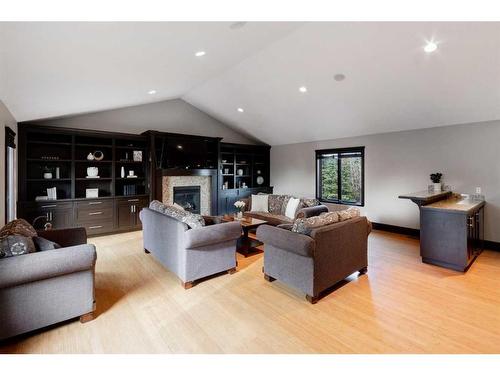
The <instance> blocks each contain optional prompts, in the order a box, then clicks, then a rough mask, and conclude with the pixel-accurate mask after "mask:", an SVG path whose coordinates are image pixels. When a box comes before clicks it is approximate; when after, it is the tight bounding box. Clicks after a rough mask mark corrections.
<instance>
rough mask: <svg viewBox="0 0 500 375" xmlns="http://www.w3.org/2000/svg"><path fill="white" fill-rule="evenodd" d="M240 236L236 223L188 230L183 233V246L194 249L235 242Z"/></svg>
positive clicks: (237, 223) (238, 224)
mask: <svg viewBox="0 0 500 375" xmlns="http://www.w3.org/2000/svg"><path fill="white" fill-rule="evenodd" d="M240 236H241V224H240V223H239V222H237V221H232V222H228V223H221V224H214V225H210V226H206V227H202V228H196V229H190V230H188V231H186V232H185V233H184V246H185V247H186V249H194V248H198V247H202V246H208V245H214V244H217V243H221V242H226V241H232V240H234V241H235V249H236V240H237V239H238V238H239V237H240Z"/></svg>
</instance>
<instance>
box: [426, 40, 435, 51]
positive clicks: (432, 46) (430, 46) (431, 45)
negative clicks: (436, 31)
mask: <svg viewBox="0 0 500 375" xmlns="http://www.w3.org/2000/svg"><path fill="white" fill-rule="evenodd" d="M437 48H438V46H437V44H436V43H435V42H433V41H430V42H427V44H426V45H425V47H424V51H425V52H427V53H431V52H434V51H435V50H437Z"/></svg>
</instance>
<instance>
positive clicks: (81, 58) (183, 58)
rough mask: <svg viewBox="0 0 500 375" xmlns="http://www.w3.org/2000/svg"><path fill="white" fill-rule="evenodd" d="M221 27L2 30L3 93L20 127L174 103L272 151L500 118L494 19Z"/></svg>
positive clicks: (498, 26) (499, 53) (499, 33)
mask: <svg viewBox="0 0 500 375" xmlns="http://www.w3.org/2000/svg"><path fill="white" fill-rule="evenodd" d="M229 25H230V24H229V23H219V22H217V23H148V24H145V23H142V24H137V23H119V24H116V23H101V24H96V23H85V24H81V23H76V24H75V23H67V24H53V23H48V24H33V23H15V24H0V38H2V40H0V48H2V50H1V51H0V52H1V53H2V55H1V57H2V58H3V61H1V62H0V63H1V64H2V65H1V66H0V68H1V73H2V76H0V80H1V81H0V83H1V85H0V90H1V91H0V98H2V99H3V100H4V102H5V103H6V105H7V107H8V108H9V109H10V110H11V112H12V113H13V114H14V116H15V117H16V119H17V120H18V121H24V120H32V119H38V118H46V117H53V116H61V115H68V114H73V113H80V112H88V111H96V110H102V109H109V108H115V107H120V106H127V105H134V104H140V103H146V102H150V101H157V100H162V99H169V98H176V97H181V98H182V99H184V100H186V101H187V102H189V103H191V104H193V105H195V106H196V107H198V108H200V109H202V110H203V111H205V112H207V113H209V114H210V115H212V116H213V117H215V118H217V119H219V120H221V121H223V122H225V123H227V124H228V125H229V126H231V127H233V128H235V129H239V130H242V131H244V132H245V133H249V134H251V135H253V136H255V137H257V138H259V139H261V140H262V141H264V142H267V143H269V144H272V145H275V144H285V143H295V142H304V141H312V140H319V139H329V138H339V137H347V136H355V135H362V134H373V133H380V132H387V131H398V130H407V129H418V128H424V127H434V126H443V125H452V124H460V123H468V122H480V121H487V120H494V119H500V68H499V67H500V23H471V22H468V23H450V22H447V23H417V22H410V23H364V22H358V23H338V22H329V23H305V24H304V23H302V24H301V23H282V22H276V23H257V22H255V23H254V22H249V23H247V24H246V25H245V26H244V27H242V28H239V29H231V28H230V27H229ZM431 39H433V40H434V41H435V42H436V43H437V44H438V49H437V51H435V52H433V53H430V54H427V53H425V52H424V51H423V46H424V45H425V44H426V41H427V40H431ZM198 50H204V51H206V55H205V56H203V57H201V58H197V57H195V56H194V53H195V52H196V51H198ZM335 74H344V75H345V76H346V78H345V79H344V80H343V81H336V80H335V79H334V75H335ZM300 86H306V87H307V89H308V91H307V92H306V93H301V92H299V87H300ZM150 89H155V90H157V92H158V93H157V94H156V95H154V96H150V95H148V94H147V91H149V90H150ZM237 108H243V109H244V112H238V111H237Z"/></svg>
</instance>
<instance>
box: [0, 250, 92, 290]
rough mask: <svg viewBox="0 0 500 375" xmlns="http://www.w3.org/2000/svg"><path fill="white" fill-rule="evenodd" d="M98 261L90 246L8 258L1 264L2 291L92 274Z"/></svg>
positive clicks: (0, 280) (0, 261)
mask: <svg viewBox="0 0 500 375" xmlns="http://www.w3.org/2000/svg"><path fill="white" fill-rule="evenodd" d="M96 258H97V255H96V250H95V246H94V245H90V244H89V245H78V246H72V247H65V248H60V249H55V250H47V251H42V252H37V253H31V254H25V255H18V256H14V257H9V258H5V259H2V260H0V288H8V287H12V286H16V285H21V284H26V283H30V282H34V281H38V280H44V279H49V278H52V277H56V276H61V275H67V274H70V273H74V272H79V271H85V270H90V269H92V268H94V266H95V262H96Z"/></svg>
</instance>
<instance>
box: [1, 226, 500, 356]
mask: <svg viewBox="0 0 500 375" xmlns="http://www.w3.org/2000/svg"><path fill="white" fill-rule="evenodd" d="M141 236H142V234H141V232H133V233H125V234H119V235H112V236H103V237H97V238H92V239H90V242H92V243H95V244H96V246H97V249H98V260H97V274H96V295H97V315H98V316H97V318H96V319H95V320H94V321H92V322H89V323H87V324H81V323H79V322H78V321H71V322H67V323H64V324H61V325H58V326H55V327H51V328H48V329H45V330H41V331H39V332H37V333H33V334H30V335H25V336H23V337H20V338H17V339H14V340H10V341H7V342H6V343H3V344H2V345H0V352H2V353H498V352H499V351H500V253H497V252H492V251H485V252H484V253H483V254H482V255H481V256H480V257H479V259H478V260H477V261H476V263H474V264H473V266H472V267H471V268H470V270H469V271H468V272H467V273H466V274H462V273H458V272H454V271H450V270H446V269H443V268H439V267H435V266H431V265H427V264H423V263H422V262H421V261H420V257H419V249H418V240H416V239H413V238H410V237H406V236H402V235H396V234H390V233H384V232H378V231H374V232H373V233H372V234H371V235H370V237H369V267H368V274H367V275H364V276H361V277H358V276H357V275H356V274H354V275H351V276H350V277H349V278H348V279H347V283H345V285H342V286H341V287H339V288H338V289H336V290H335V291H333V292H332V293H331V294H329V295H327V296H326V297H325V298H323V299H321V300H320V301H319V302H318V303H317V304H316V305H311V304H309V303H308V302H307V301H306V300H305V298H304V296H303V295H302V294H301V293H300V292H298V291H296V290H294V289H291V288H290V287H288V286H286V285H285V284H283V283H280V282H279V281H275V282H273V283H269V282H267V281H265V280H264V278H263V275H262V263H263V258H262V255H256V256H252V257H248V258H243V257H238V261H239V266H238V272H237V273H236V274H234V275H222V276H220V277H215V278H212V279H209V280H207V281H204V282H202V283H200V284H199V285H197V286H195V287H194V288H192V289H189V290H184V289H183V288H182V287H181V286H180V282H179V280H178V279H177V278H176V277H175V275H173V274H172V273H170V272H169V271H167V270H165V269H164V268H163V267H162V266H161V265H160V264H159V263H158V262H156V261H155V260H154V258H153V257H152V256H151V255H146V254H144V251H143V248H142V237H141Z"/></svg>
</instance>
